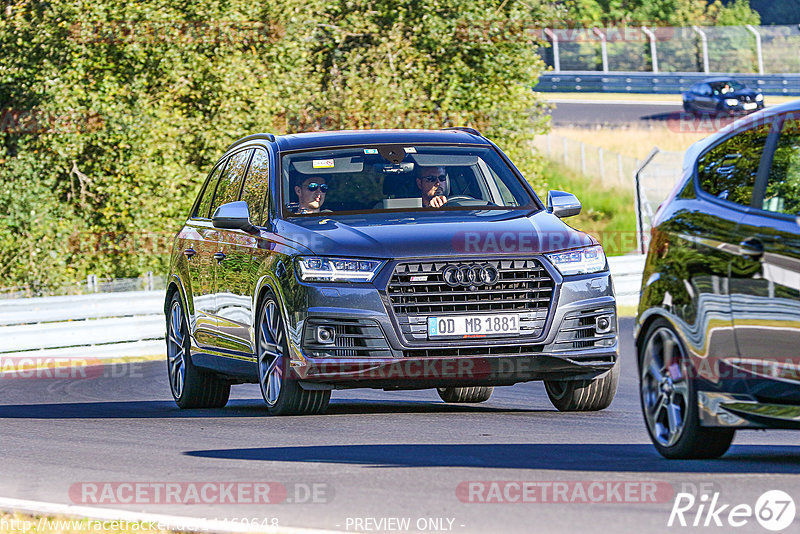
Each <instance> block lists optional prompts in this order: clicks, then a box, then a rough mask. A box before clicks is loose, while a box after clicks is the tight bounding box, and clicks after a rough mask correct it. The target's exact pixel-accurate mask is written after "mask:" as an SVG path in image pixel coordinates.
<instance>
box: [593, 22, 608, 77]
mask: <svg viewBox="0 0 800 534" xmlns="http://www.w3.org/2000/svg"><path fill="white" fill-rule="evenodd" d="M592 32H594V34H595V35H596V36H598V37H599V38H600V57H601V59H602V60H603V72H608V43H607V42H606V34H605V33H603V32H601V31H600V30H599V29H597V28H592Z"/></svg>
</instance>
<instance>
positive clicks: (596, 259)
mask: <svg viewBox="0 0 800 534" xmlns="http://www.w3.org/2000/svg"><path fill="white" fill-rule="evenodd" d="M547 259H549V260H550V261H551V262H553V265H555V266H556V268H557V269H558V270H559V271H560V272H561V274H563V275H565V276H567V275H570V274H587V273H596V272H598V271H602V270H604V269H605V268H606V254H605V252H603V247H602V246H600V245H596V246H593V247H586V248H579V249H576V250H570V251H569V252H557V253H555V254H547Z"/></svg>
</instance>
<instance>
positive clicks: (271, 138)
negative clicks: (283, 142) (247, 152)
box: [225, 133, 275, 152]
mask: <svg viewBox="0 0 800 534" xmlns="http://www.w3.org/2000/svg"><path fill="white" fill-rule="evenodd" d="M256 139H266V140H267V141H269V142H270V143H274V142H275V136H274V135H272V134H271V133H257V134H253V135H248V136H247V137H243V138H241V139H239V140H238V141H234V142H233V143H232V144H231V145H230V146H229V147H228V148H226V149H225V152H227V151H229V150H230V149H232V148H235V147H237V146H239V145H241V144H244V143H246V142H248V141H254V140H256Z"/></svg>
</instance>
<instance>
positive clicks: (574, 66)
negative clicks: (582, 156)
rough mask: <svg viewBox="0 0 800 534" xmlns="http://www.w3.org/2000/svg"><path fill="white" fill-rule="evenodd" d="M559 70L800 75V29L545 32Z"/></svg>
mask: <svg viewBox="0 0 800 534" xmlns="http://www.w3.org/2000/svg"><path fill="white" fill-rule="evenodd" d="M540 38H541V39H542V41H543V42H544V43H547V45H545V46H544V47H543V48H542V49H541V55H542V57H543V59H544V61H545V63H547V64H548V65H550V66H551V67H553V70H554V71H555V72H570V71H602V72H662V73H669V72H685V73H690V72H704V73H710V72H725V73H758V74H786V73H797V72H800V28H798V26H796V25H785V26H751V25H747V26H713V27H698V26H692V27H652V28H648V27H647V26H643V27H625V26H622V27H610V28H575V29H546V30H543V31H542V32H541V35H540Z"/></svg>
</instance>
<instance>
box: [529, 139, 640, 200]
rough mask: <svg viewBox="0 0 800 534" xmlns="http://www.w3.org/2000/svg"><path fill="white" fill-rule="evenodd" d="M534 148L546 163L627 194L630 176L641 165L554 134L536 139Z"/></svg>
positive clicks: (605, 150) (626, 157) (630, 184)
mask: <svg viewBox="0 0 800 534" xmlns="http://www.w3.org/2000/svg"><path fill="white" fill-rule="evenodd" d="M534 146H535V147H536V148H537V149H538V150H539V152H540V153H542V154H545V155H546V156H547V157H548V158H549V159H551V160H553V161H556V162H558V163H561V164H563V165H564V166H565V167H567V168H569V169H572V170H574V171H577V172H579V173H581V174H582V175H584V176H586V177H587V178H591V179H593V180H596V181H599V182H600V183H601V184H602V185H603V187H608V188H611V187H619V188H625V189H628V190H630V189H631V188H632V185H633V182H632V181H631V176H633V175H634V173H635V172H636V169H637V168H638V167H639V165H640V163H641V162H640V161H639V160H637V159H636V158H632V157H630V156H624V155H622V154H619V153H617V152H612V151H610V150H607V149H604V148H602V147H598V146H593V145H590V144H587V143H584V142H581V141H576V140H575V139H570V138H568V137H564V136H561V135H556V134H553V133H550V134H547V135H540V136H537V137H536V138H535V139H534Z"/></svg>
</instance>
